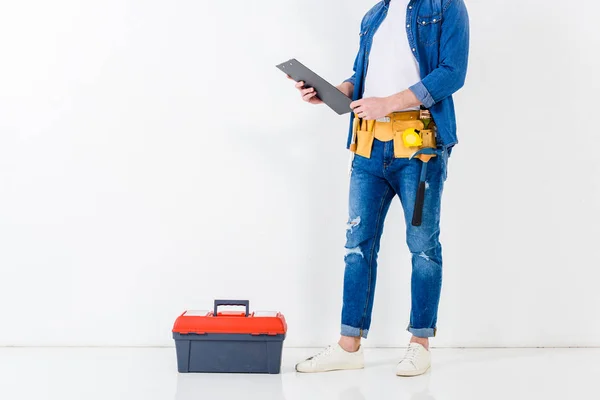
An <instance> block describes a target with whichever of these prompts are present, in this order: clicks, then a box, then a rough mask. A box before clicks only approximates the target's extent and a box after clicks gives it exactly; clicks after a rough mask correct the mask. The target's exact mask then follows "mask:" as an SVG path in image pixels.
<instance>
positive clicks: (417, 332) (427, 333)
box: [406, 326, 437, 338]
mask: <svg viewBox="0 0 600 400" xmlns="http://www.w3.org/2000/svg"><path fill="white" fill-rule="evenodd" d="M406 330H407V331H409V332H410V333H412V334H413V335H414V336H416V337H419V338H430V337H435V334H436V333H437V328H420V329H415V328H413V327H411V326H409V327H408V328H406Z"/></svg>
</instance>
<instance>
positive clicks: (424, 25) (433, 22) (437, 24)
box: [417, 14, 442, 46]
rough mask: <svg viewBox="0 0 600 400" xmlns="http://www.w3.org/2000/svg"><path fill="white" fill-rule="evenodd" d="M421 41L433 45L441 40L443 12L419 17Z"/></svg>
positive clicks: (418, 24) (426, 44)
mask: <svg viewBox="0 0 600 400" xmlns="http://www.w3.org/2000/svg"><path fill="white" fill-rule="evenodd" d="M417 26H418V28H417V30H418V36H419V43H421V44H423V45H425V46H431V45H433V44H436V43H438V42H439V41H440V35H441V34H442V14H435V15H425V16H419V17H417Z"/></svg>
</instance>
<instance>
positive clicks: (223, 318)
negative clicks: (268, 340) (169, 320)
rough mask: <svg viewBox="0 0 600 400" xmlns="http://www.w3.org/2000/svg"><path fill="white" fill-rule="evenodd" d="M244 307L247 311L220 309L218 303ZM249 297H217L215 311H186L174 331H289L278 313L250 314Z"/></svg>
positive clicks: (276, 333) (246, 332)
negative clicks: (245, 298) (233, 298)
mask: <svg viewBox="0 0 600 400" xmlns="http://www.w3.org/2000/svg"><path fill="white" fill-rule="evenodd" d="M224 305H227V306H245V307H246V312H231V311H224V312H218V310H217V309H218V307H219V306H224ZM249 309H250V302H249V301H248V300H215V307H214V310H213V311H186V312H184V313H183V314H181V315H180V316H179V317H178V318H177V320H176V321H175V325H174V326H173V332H174V333H180V334H188V333H197V334H205V333H238V334H240V333H241V334H250V335H282V334H285V333H286V332H287V324H286V322H285V317H284V316H283V314H281V313H279V312H253V313H252V314H250V313H249Z"/></svg>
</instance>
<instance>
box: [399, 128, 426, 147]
mask: <svg viewBox="0 0 600 400" xmlns="http://www.w3.org/2000/svg"><path fill="white" fill-rule="evenodd" d="M420 133H421V131H419V130H417V129H414V128H408V129H406V130H405V131H404V132H403V133H402V142H404V146H405V147H419V146H422V145H423V139H422V138H421V135H420Z"/></svg>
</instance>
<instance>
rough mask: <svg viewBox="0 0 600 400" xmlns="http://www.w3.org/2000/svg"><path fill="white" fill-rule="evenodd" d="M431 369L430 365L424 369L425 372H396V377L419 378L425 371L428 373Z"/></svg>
mask: <svg viewBox="0 0 600 400" xmlns="http://www.w3.org/2000/svg"><path fill="white" fill-rule="evenodd" d="M430 369H431V365H430V366H429V367H427V368H425V370H422V371H421V370H419V371H403V372H396V376H403V377H412V376H419V375H423V374H425V373H426V372H427V371H429V370H430Z"/></svg>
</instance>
